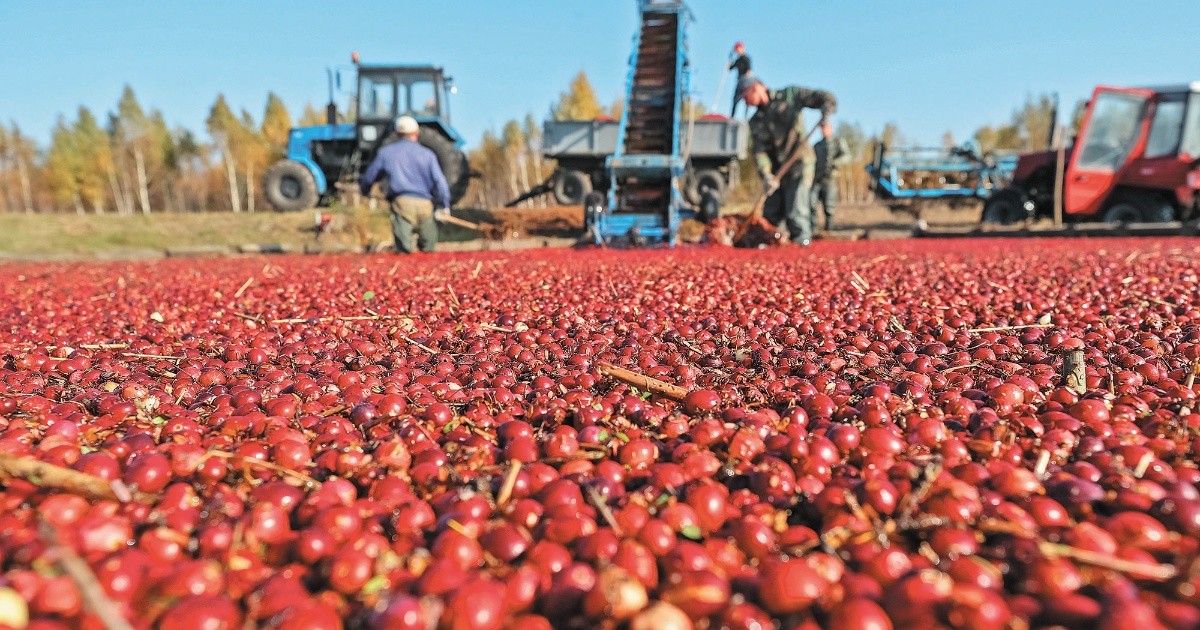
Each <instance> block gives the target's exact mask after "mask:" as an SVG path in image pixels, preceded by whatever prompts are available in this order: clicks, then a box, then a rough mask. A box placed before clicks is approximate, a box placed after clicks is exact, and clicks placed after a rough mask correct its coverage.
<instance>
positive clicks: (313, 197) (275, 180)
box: [263, 160, 320, 212]
mask: <svg viewBox="0 0 1200 630" xmlns="http://www.w3.org/2000/svg"><path fill="white" fill-rule="evenodd" d="M263 193H264V194H265V195H266V197H267V202H269V203H270V204H271V207H273V208H275V209H276V210H278V211H280V212H295V211H297V210H304V209H307V208H312V207H314V206H316V205H317V201H318V200H319V199H320V193H319V192H318V191H317V182H316V180H315V179H313V175H312V173H311V172H309V170H308V167H307V166H305V165H303V164H301V163H299V162H296V161H293V160H280V161H278V162H276V163H275V164H273V165H272V166H271V168H269V169H267V172H266V174H264V175H263Z"/></svg>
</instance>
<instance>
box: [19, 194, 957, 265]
mask: <svg viewBox="0 0 1200 630" xmlns="http://www.w3.org/2000/svg"><path fill="white" fill-rule="evenodd" d="M749 210H750V206H749V204H740V205H737V204H734V205H731V206H728V207H727V208H726V210H725V212H726V213H730V214H733V213H745V212H748V211H749ZM321 214H328V215H329V217H330V218H331V222H330V224H329V227H328V230H325V231H323V232H322V234H321V236H319V237H318V235H317V232H316V230H315V229H314V225H315V223H314V220H315V219H316V218H319V217H320V216H321ZM453 214H454V216H455V217H457V218H458V219H462V220H464V221H467V222H471V223H477V224H478V225H479V227H480V228H481V229H479V230H475V229H470V228H468V227H463V226H461V225H450V224H441V225H439V226H438V232H439V234H438V238H439V241H441V242H443V243H451V242H461V241H467V242H484V243H499V242H504V241H507V242H510V243H511V242H516V241H521V240H527V239H538V238H545V239H576V238H580V237H582V236H583V234H584V231H583V230H584V227H583V208H582V207H580V206H550V207H546V208H512V209H509V208H499V209H494V210H482V209H472V208H455V209H454V212H453ZM978 217H979V210H978V208H974V209H970V208H963V209H960V210H950V209H947V208H933V209H931V210H930V211H928V212H926V213H925V219H926V221H927V222H928V223H929V224H930V225H931V226H951V225H958V226H965V225H972V224H974V223H975V222H976V221H978ZM912 224H913V219H912V217H911V216H910V215H907V214H899V213H892V212H891V211H889V210H888V208H887V207H886V206H883V205H877V204H870V205H867V204H846V205H843V206H841V207H840V208H839V209H838V213H837V220H836V226H835V227H837V228H843V229H846V230H852V229H863V228H866V229H879V230H892V231H903V230H908V229H910V228H911V227H912ZM689 227H691V228H694V231H697V232H699V233H702V232H703V226H701V225H700V224H698V223H697V224H695V225H694V226H688V225H686V224H685V226H684V228H683V229H682V230H681V235H683V234H682V233H683V232H685V231H686V230H687V229H688V228H689ZM685 240H687V239H685ZM390 241H391V228H390V226H389V225H388V218H387V213H386V212H385V211H383V210H382V209H381V208H374V209H372V208H369V207H355V208H346V207H342V208H327V209H322V210H321V211H319V212H318V211H315V210H310V211H305V212H294V213H287V212H256V213H245V212H243V213H231V212H212V213H194V214H177V213H154V214H151V215H145V216H143V215H135V216H117V215H112V214H107V215H76V214H30V215H25V214H9V213H4V214H0V259H6V258H21V257H30V256H32V257H37V256H50V257H53V256H82V257H89V256H103V255H126V256H129V255H132V254H131V253H136V252H143V251H145V252H149V251H153V250H162V249H164V248H197V247H210V248H212V247H223V248H236V247H237V246H243V245H247V244H253V243H259V244H278V245H279V246H281V247H284V248H286V249H287V250H288V251H304V250H305V249H306V248H308V247H311V246H314V245H321V246H324V247H330V246H332V247H335V248H336V247H342V248H345V249H346V250H348V251H378V250H379V248H381V247H386V246H387V244H388V243H390ZM122 253H123V254H122Z"/></svg>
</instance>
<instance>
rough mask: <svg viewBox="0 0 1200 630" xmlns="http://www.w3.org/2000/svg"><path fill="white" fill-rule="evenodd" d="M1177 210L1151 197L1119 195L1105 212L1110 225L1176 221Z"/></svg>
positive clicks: (1105, 217)
mask: <svg viewBox="0 0 1200 630" xmlns="http://www.w3.org/2000/svg"><path fill="white" fill-rule="evenodd" d="M1174 218H1175V209H1174V208H1172V207H1171V206H1170V204H1167V203H1165V202H1163V200H1161V199H1158V198H1155V197H1152V196H1150V195H1139V194H1135V193H1118V194H1116V195H1114V198H1113V201H1112V203H1111V204H1110V205H1109V206H1108V208H1107V209H1105V211H1104V220H1105V221H1106V222H1108V223H1165V222H1167V221H1171V220H1174Z"/></svg>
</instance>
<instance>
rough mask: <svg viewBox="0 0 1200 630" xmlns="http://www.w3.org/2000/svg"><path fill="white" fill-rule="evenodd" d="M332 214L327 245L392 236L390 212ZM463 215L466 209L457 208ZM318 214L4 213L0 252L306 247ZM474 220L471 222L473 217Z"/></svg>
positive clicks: (461, 235) (448, 232)
mask: <svg viewBox="0 0 1200 630" xmlns="http://www.w3.org/2000/svg"><path fill="white" fill-rule="evenodd" d="M323 212H327V213H329V214H332V215H334V220H333V223H332V229H331V230H330V231H329V232H328V233H326V234H325V235H323V236H322V237H321V242H322V243H325V244H335V245H348V246H352V247H356V248H357V247H362V246H364V245H374V244H377V243H379V242H381V241H388V242H390V241H391V227H390V225H389V223H388V216H387V213H386V211H385V210H383V209H375V210H370V209H367V208H342V207H334V208H326V209H324V210H323ZM455 214H456V215H458V216H468V215H469V211H462V212H460V211H458V210H455ZM313 215H314V211H304V212H288V213H282V212H273V211H270V210H267V211H261V212H255V213H247V212H241V213H232V212H205V213H155V214H151V215H141V214H137V215H133V216H118V215H115V214H104V215H94V214H87V215H77V214H0V253H6V254H14V255H63V254H66V255H88V254H98V253H103V252H119V251H121V250H127V251H128V250H147V249H152V250H163V249H169V248H185V247H211V246H219V247H236V246H239V245H250V244H281V245H285V246H290V247H293V248H295V249H297V250H300V249H303V248H304V246H305V245H306V244H311V243H316V242H317V240H316V238H315V234H314V232H313V230H312V227H313V223H314V217H313ZM472 219H473V220H477V219H474V218H473V217H472ZM441 230H442V232H441V239H442V240H444V241H452V240H465V239H468V238H474V237H475V236H476V235H475V234H474V233H472V232H471V231H470V230H466V229H463V228H459V227H456V226H441Z"/></svg>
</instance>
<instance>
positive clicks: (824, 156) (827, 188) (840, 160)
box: [812, 123, 850, 231]
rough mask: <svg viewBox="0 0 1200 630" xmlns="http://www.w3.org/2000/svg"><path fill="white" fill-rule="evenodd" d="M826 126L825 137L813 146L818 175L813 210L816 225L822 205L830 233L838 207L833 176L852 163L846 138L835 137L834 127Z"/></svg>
mask: <svg viewBox="0 0 1200 630" xmlns="http://www.w3.org/2000/svg"><path fill="white" fill-rule="evenodd" d="M826 125H827V126H828V127H829V129H824V128H822V129H821V133H822V135H824V136H825V137H824V138H821V139H820V140H819V141H818V142H817V143H816V144H815V145H813V153H814V154H816V163H817V169H816V172H817V175H816V179H815V180H814V182H813V189H812V210H813V223H816V220H817V204H818V203H819V204H821V213H822V214H824V215H825V231H829V230H831V229H833V212H834V209H835V208H836V207H837V182H836V181H834V178H833V176H834V174H835V173H837V170H838V169H839V168H841V167H843V166H845V165H846V164H847V163H849V162H850V147H849V146H848V145H847V144H846V140H845V139H844V138H842V137H841V136H834V135H833V125H830V124H829V123H826ZM815 227H816V226H815V225H814V229H815Z"/></svg>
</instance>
